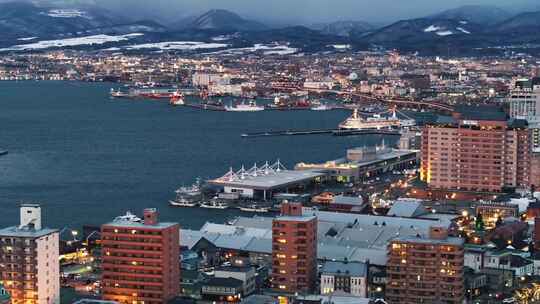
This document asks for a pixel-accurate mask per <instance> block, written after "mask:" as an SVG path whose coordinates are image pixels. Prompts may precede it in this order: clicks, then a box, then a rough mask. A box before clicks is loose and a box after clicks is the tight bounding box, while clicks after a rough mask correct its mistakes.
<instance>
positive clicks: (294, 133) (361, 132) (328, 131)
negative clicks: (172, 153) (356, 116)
mask: <svg viewBox="0 0 540 304" xmlns="http://www.w3.org/2000/svg"><path fill="white" fill-rule="evenodd" d="M321 134H332V135H333V136H353V135H400V132H399V130H376V129H369V130H339V129H320V130H285V131H266V132H254V133H243V134H241V137H244V138H248V137H274V136H300V135H321Z"/></svg>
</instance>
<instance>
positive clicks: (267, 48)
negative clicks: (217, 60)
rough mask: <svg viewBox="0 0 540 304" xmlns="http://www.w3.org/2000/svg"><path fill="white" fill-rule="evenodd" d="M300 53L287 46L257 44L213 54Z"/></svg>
mask: <svg viewBox="0 0 540 304" xmlns="http://www.w3.org/2000/svg"><path fill="white" fill-rule="evenodd" d="M296 52H298V49H296V48H292V47H289V46H288V45H285V44H261V43H258V44H255V45H254V46H253V47H247V48H236V49H229V50H223V51H219V52H214V53H212V54H233V55H243V54H249V53H262V54H263V55H292V54H295V53H296Z"/></svg>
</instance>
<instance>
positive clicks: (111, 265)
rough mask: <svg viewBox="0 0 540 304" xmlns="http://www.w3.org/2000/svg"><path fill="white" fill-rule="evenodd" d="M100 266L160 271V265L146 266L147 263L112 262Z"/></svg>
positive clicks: (161, 268) (104, 267)
mask: <svg viewBox="0 0 540 304" xmlns="http://www.w3.org/2000/svg"><path fill="white" fill-rule="evenodd" d="M101 267H102V268H103V269H105V270H107V269H114V268H119V269H129V270H149V271H162V270H163V267H162V266H147V265H132V264H114V263H106V262H105V263H102V264H101Z"/></svg>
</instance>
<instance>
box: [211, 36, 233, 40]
mask: <svg viewBox="0 0 540 304" xmlns="http://www.w3.org/2000/svg"><path fill="white" fill-rule="evenodd" d="M230 39H231V36H228V35H220V36H216V37H212V41H227V40H230Z"/></svg>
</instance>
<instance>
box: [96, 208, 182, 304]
mask: <svg viewBox="0 0 540 304" xmlns="http://www.w3.org/2000/svg"><path fill="white" fill-rule="evenodd" d="M179 230H180V227H179V225H178V224H177V223H160V222H159V221H158V214H157V211H156V210H155V209H145V210H144V220H143V222H139V221H133V220H129V219H126V218H124V217H119V218H118V219H116V220H115V221H113V222H111V223H108V224H104V225H103V226H102V227H101V242H102V268H103V274H102V294H103V299H105V300H112V301H117V302H120V303H129V304H135V303H136V304H142V303H145V304H158V303H167V301H169V300H171V299H172V298H174V297H176V296H178V295H179V292H180V290H179V289H180V261H179V257H180V244H179V242H180V236H179V233H180V232H179Z"/></svg>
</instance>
